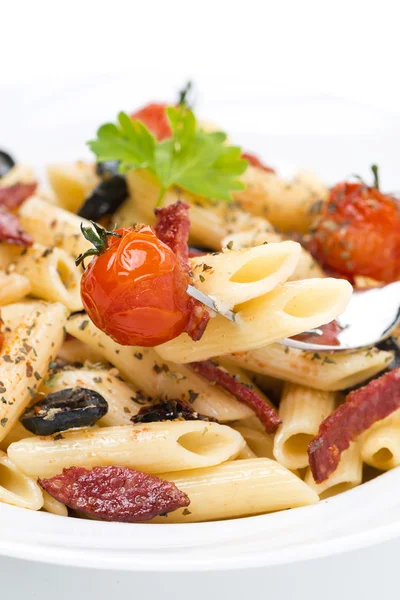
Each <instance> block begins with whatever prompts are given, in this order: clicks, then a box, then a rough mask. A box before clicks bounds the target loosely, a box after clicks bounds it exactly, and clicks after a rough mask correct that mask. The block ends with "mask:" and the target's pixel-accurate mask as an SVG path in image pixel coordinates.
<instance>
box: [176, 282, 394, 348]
mask: <svg viewBox="0 0 400 600" xmlns="http://www.w3.org/2000/svg"><path fill="white" fill-rule="evenodd" d="M187 292H188V294H190V295H191V296H193V297H194V298H196V299H197V300H200V302H202V303H203V304H205V305H206V306H207V307H208V308H210V309H211V310H213V311H214V312H218V313H219V314H221V315H222V316H224V317H226V318H227V319H229V320H230V321H233V322H234V321H235V313H234V312H233V311H231V310H229V311H227V312H220V311H219V310H218V309H217V307H216V305H215V303H214V300H213V299H212V298H210V297H209V296H207V295H206V294H204V293H203V292H200V291H199V290H197V289H196V288H194V287H193V286H188V289H187ZM336 322H337V323H338V325H339V327H340V328H341V329H340V331H339V333H338V334H337V339H338V341H339V344H338V345H335V346H332V345H329V344H315V343H314V344H313V343H311V342H301V341H300V340H294V339H292V338H285V339H284V340H280V341H279V342H278V343H279V344H283V345H284V346H288V347H289V348H298V349H299V350H306V351H314V352H318V351H320V352H321V351H326V352H341V351H345V350H359V349H362V348H367V347H368V346H374V345H375V344H378V343H379V342H381V341H382V340H384V339H386V338H387V337H389V335H390V334H391V332H392V331H393V330H394V329H395V327H396V326H397V325H398V324H399V323H400V281H396V282H394V283H390V284H388V285H385V286H382V287H378V288H372V289H369V290H360V291H357V292H354V293H353V295H352V297H351V299H350V302H349V304H348V306H347V308H346V310H345V311H344V313H343V314H342V315H340V316H339V317H338V318H337V319H336ZM304 333H306V334H314V335H315V336H316V337H317V336H321V335H322V334H323V331H322V330H321V329H312V330H310V331H305V332H304Z"/></svg>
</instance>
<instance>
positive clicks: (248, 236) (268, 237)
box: [221, 231, 325, 281]
mask: <svg viewBox="0 0 400 600" xmlns="http://www.w3.org/2000/svg"><path fill="white" fill-rule="evenodd" d="M284 240H285V237H284V236H282V235H281V234H280V233H277V232H275V231H255V232H254V231H241V232H239V233H234V234H231V235H228V236H227V237H226V238H224V239H223V240H222V242H221V245H222V248H226V247H228V244H229V246H230V247H231V248H232V250H239V249H240V248H253V247H254V246H260V245H261V244H265V243H267V244H274V243H276V242H282V241H284ZM314 277H325V273H324V271H323V270H322V268H321V267H320V266H319V264H318V263H317V261H316V260H315V259H314V258H313V256H311V254H310V253H309V252H307V250H306V249H305V248H303V247H302V248H301V252H300V257H299V261H298V263H297V265H296V268H295V269H294V271H293V273H292V274H291V275H290V277H289V278H288V281H297V280H299V279H312V278H314Z"/></svg>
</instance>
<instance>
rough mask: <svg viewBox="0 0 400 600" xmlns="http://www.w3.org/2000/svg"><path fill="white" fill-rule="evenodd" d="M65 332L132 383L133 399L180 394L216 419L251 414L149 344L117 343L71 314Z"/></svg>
mask: <svg viewBox="0 0 400 600" xmlns="http://www.w3.org/2000/svg"><path fill="white" fill-rule="evenodd" d="M66 328H67V331H68V333H70V334H71V335H73V336H74V337H76V338H77V339H79V340H81V341H82V342H84V343H86V344H87V345H88V346H89V347H90V348H92V349H93V350H95V351H97V352H99V353H101V354H102V356H103V357H104V358H105V359H106V360H108V361H109V362H110V363H111V364H112V365H114V366H115V367H116V368H117V369H118V371H119V372H120V374H121V375H122V377H123V378H124V379H126V381H128V382H130V383H131V384H133V386H134V388H135V392H136V393H135V396H136V399H137V401H139V402H143V401H146V397H148V396H150V397H152V398H157V397H160V398H180V399H184V400H188V401H190V402H191V403H192V405H193V408H194V409H195V410H197V411H198V412H199V413H201V414H204V415H207V416H209V417H214V418H216V419H218V421H234V420H235V419H244V418H246V417H250V416H254V413H253V411H252V410H251V409H250V408H249V407H248V406H246V405H244V404H242V403H241V402H239V401H238V400H236V398H234V397H233V396H231V395H230V394H228V393H227V392H225V391H224V390H222V389H220V388H218V387H216V386H213V385H210V384H209V383H208V382H207V381H206V380H205V379H203V378H202V377H200V376H199V375H197V374H196V373H194V372H193V371H192V370H191V369H189V368H188V367H186V366H185V365H176V364H174V363H172V362H170V361H163V360H161V359H160V357H159V356H158V355H157V353H156V352H155V351H154V350H153V349H152V348H140V347H130V346H120V345H119V344H117V343H116V342H114V341H113V340H112V339H111V338H109V337H108V336H107V335H106V334H105V333H103V332H101V331H100V330H99V329H97V328H96V327H95V326H94V325H93V323H91V322H89V320H88V319H87V317H86V316H84V315H76V316H73V317H71V318H70V319H69V320H68V322H67V325H66Z"/></svg>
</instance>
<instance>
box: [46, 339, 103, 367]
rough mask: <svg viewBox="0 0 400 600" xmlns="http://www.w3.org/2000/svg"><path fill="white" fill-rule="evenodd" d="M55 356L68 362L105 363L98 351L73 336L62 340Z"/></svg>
mask: <svg viewBox="0 0 400 600" xmlns="http://www.w3.org/2000/svg"><path fill="white" fill-rule="evenodd" d="M57 356H58V357H59V358H61V359H62V360H65V361H67V362H68V363H82V364H84V363H91V364H96V365H97V364H101V363H105V364H106V363H107V361H106V360H105V359H104V358H103V356H102V355H101V354H100V353H99V352H96V351H95V350H92V348H90V347H89V346H88V345H87V344H84V343H83V342H81V341H80V340H76V339H75V338H73V337H71V338H70V339H66V340H65V341H64V343H63V345H62V346H61V348H60V350H59V352H58V355H57Z"/></svg>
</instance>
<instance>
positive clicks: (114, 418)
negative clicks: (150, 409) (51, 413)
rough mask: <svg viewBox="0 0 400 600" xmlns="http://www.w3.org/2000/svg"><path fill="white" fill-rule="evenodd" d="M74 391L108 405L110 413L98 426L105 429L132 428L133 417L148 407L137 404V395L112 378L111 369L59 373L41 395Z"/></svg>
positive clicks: (47, 381) (47, 383) (45, 385)
mask: <svg viewBox="0 0 400 600" xmlns="http://www.w3.org/2000/svg"><path fill="white" fill-rule="evenodd" d="M75 387H81V388H87V389H89V390H94V391H95V392H98V393H99V394H100V395H101V396H103V398H104V399H105V400H106V401H107V404H108V412H107V414H106V415H104V417H103V418H102V419H100V421H98V423H97V424H98V425H101V426H102V427H111V426H113V425H130V424H131V418H132V417H133V415H136V414H137V413H138V412H139V410H140V409H141V407H142V406H144V405H146V404H148V402H146V401H141V403H140V404H138V403H137V402H135V398H136V396H135V391H134V390H133V389H132V388H131V387H130V386H129V385H128V384H127V383H125V382H124V381H121V379H119V378H118V377H115V376H114V375H111V373H110V371H109V370H108V369H76V370H73V371H70V370H66V371H59V372H58V373H56V374H55V375H53V377H52V378H51V379H50V380H46V381H45V382H44V384H43V385H42V386H41V388H40V391H41V392H43V393H44V394H46V395H47V394H51V393H53V392H59V391H60V390H65V389H66V388H75Z"/></svg>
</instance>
